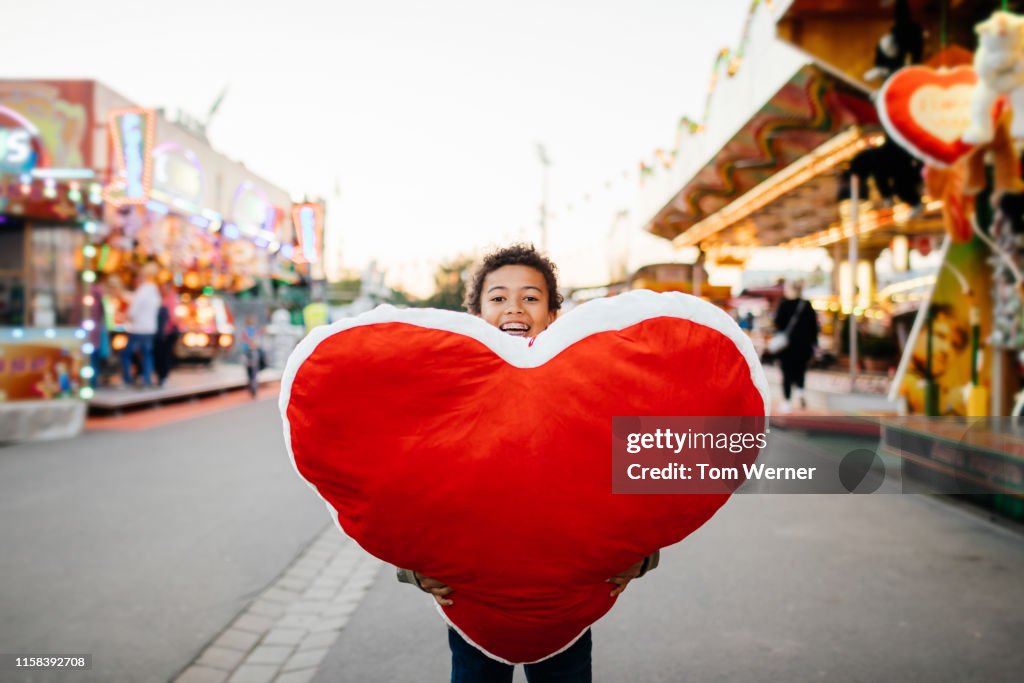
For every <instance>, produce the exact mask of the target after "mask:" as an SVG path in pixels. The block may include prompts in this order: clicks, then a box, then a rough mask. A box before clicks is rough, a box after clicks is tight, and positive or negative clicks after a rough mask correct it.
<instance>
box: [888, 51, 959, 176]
mask: <svg viewBox="0 0 1024 683" xmlns="http://www.w3.org/2000/svg"><path fill="white" fill-rule="evenodd" d="M977 83H978V75H977V73H975V71H974V67H972V66H958V67H955V68H953V69H945V68H942V69H933V68H931V67H927V66H908V67H905V68H903V69H900V70H899V71H897V72H896V73H894V74H893V75H892V76H890V77H889V79H888V80H886V82H885V83H884V84H883V85H882V88H881V90H879V91H878V101H877V105H878V115H879V118H880V119H881V120H882V125H883V126H885V130H886V132H887V133H888V134H889V135H890V136H892V138H893V139H894V140H896V142H897V143H899V145H900V146H901V147H903V148H904V149H906V150H907V151H908V152H910V153H911V154H912V155H914V156H915V157H917V158H918V159H921V160H922V161H924V162H925V163H927V164H930V165H932V166H936V167H938V168H945V167H946V166H950V165H952V164H953V163H955V162H956V160H957V159H959V158H960V157H962V156H963V155H964V154H967V152H969V151H971V149H973V147H974V146H973V145H969V144H967V143H966V142H964V141H963V140H961V139H960V138H961V136H962V135H963V133H964V131H965V130H967V126H968V125H969V124H970V122H971V96H972V94H973V92H974V88H975V86H976V85H977Z"/></svg>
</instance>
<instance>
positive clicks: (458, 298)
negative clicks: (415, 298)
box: [418, 256, 473, 311]
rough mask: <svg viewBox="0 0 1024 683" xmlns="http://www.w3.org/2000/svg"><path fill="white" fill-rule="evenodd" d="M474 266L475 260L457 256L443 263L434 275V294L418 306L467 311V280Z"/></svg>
mask: <svg viewBox="0 0 1024 683" xmlns="http://www.w3.org/2000/svg"><path fill="white" fill-rule="evenodd" d="M472 265H473V259H471V258H469V257H468V256H457V257H455V258H453V259H451V260H449V261H445V262H442V263H441V264H440V265H439V266H438V267H437V272H436V273H435V274H434V293H433V294H431V295H430V296H429V297H427V298H426V299H423V300H422V301H420V302H419V303H418V305H420V306H427V307H429V308H444V309H447V310H450V311H462V310H465V309H464V308H463V306H462V302H463V301H465V299H466V279H467V278H468V277H469V269H470V267H471V266H472Z"/></svg>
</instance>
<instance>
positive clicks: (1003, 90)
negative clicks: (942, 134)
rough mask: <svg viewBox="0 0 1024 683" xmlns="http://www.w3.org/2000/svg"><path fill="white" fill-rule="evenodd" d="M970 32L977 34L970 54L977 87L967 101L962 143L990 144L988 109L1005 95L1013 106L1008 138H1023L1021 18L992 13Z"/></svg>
mask: <svg viewBox="0 0 1024 683" xmlns="http://www.w3.org/2000/svg"><path fill="white" fill-rule="evenodd" d="M974 32H975V33H977V34H978V50H977V51H976V52H975V53H974V70H975V71H977V73H978V85H977V86H976V87H975V89H974V94H973V96H972V98H971V125H970V126H968V128H967V130H966V131H964V134H963V136H962V139H963V141H964V142H966V143H969V144H975V145H980V144H985V143H988V142H991V141H992V138H993V136H994V135H995V122H994V121H993V120H992V107H993V106H995V103H996V100H997V99H999V96H1000V95H1008V96H1009V98H1010V104H1011V105H1012V106H1013V123H1012V124H1011V127H1010V134H1011V135H1012V136H1013V137H1015V138H1024V17H1021V16H1018V15H1016V14H1010V13H1009V12H995V13H993V14H992V16H991V17H989V18H988V19H987V20H986V21H983V22H981V23H980V24H978V25H977V26H975V27H974Z"/></svg>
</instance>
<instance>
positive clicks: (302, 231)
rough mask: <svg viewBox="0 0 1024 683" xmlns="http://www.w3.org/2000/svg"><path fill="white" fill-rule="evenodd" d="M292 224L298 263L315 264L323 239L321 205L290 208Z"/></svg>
mask: <svg viewBox="0 0 1024 683" xmlns="http://www.w3.org/2000/svg"><path fill="white" fill-rule="evenodd" d="M292 222H293V223H294V224H295V237H296V239H297V240H298V246H299V249H298V253H296V255H295V260H296V261H297V262H299V263H316V262H317V261H318V260H319V255H320V251H321V248H322V247H321V245H322V244H323V239H324V207H323V206H322V205H321V204H312V203H310V204H296V205H295V206H293V207H292Z"/></svg>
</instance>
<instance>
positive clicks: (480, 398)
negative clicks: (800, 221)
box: [280, 291, 769, 663]
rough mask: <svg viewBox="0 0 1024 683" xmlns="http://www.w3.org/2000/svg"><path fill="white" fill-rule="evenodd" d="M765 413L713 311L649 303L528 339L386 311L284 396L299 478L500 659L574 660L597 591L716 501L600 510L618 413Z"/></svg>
mask: <svg viewBox="0 0 1024 683" xmlns="http://www.w3.org/2000/svg"><path fill="white" fill-rule="evenodd" d="M768 405H769V403H768V390H767V383H766V381H765V378H764V373H763V371H762V369H761V365H760V363H759V361H758V358H757V354H756V352H755V351H754V348H753V346H752V344H751V343H750V340H749V339H748V338H747V336H746V335H745V334H744V333H743V332H742V331H741V330H740V329H739V327H738V326H737V325H736V324H735V322H733V320H732V319H731V318H730V317H729V316H728V314H726V313H725V312H724V311H722V310H720V309H718V308H716V307H714V306H712V305H711V304H709V303H707V302H705V301H702V300H700V299H697V298H695V297H692V296H688V295H684V294H678V293H670V294H655V293H653V292H647V291H636V292H629V293H627V294H623V295H621V296H617V297H613V298H610V299H601V300H597V301H592V302H589V303H586V304H583V305H582V306H579V307H577V308H575V309H573V310H572V311H570V312H568V313H567V314H565V315H563V316H562V317H561V318H560V319H559V320H557V321H556V322H555V323H554V324H553V325H551V326H550V327H549V328H548V329H547V330H546V331H545V332H543V333H542V334H540V335H539V336H538V337H536V338H535V339H533V340H527V339H522V338H516V337H512V336H509V335H506V334H505V333H503V332H501V331H499V330H498V329H496V328H494V327H492V326H490V325H488V324H487V323H485V322H484V321H483V320H481V319H480V318H476V317H474V316H471V315H468V314H464V313H454V312H451V311H437V310H430V309H405V310H399V309H396V308H392V307H390V306H382V307H380V308H377V309H376V310H374V311H371V312H370V313H367V314H364V315H361V316H359V317H357V318H352V319H348V320H344V321H341V322H338V323H335V324H333V325H330V326H325V327H321V328H317V329H316V330H314V331H313V332H312V333H311V334H310V335H309V336H308V337H307V338H306V339H305V340H304V341H303V342H302V343H301V344H300V345H299V347H298V348H297V349H296V350H295V352H294V353H293V354H292V357H291V358H290V359H289V362H288V366H287V368H286V370H285V375H284V378H283V380H282V386H281V399H280V408H281V414H282V418H283V421H284V434H285V442H286V444H287V447H288V451H289V454H290V455H291V457H292V461H293V464H294V466H295V468H296V471H297V472H298V473H299V475H300V476H301V477H302V478H303V479H304V480H306V481H307V482H308V483H309V484H311V485H312V486H313V487H314V489H315V490H316V492H317V493H318V494H319V495H320V496H321V497H322V498H323V500H324V501H325V502H326V503H327V504H328V507H329V510H330V511H331V512H332V516H334V517H335V519H336V521H337V522H338V524H339V525H340V526H341V527H342V529H343V530H344V531H345V532H346V533H347V534H348V535H349V536H351V537H352V538H353V539H354V540H355V541H356V542H357V543H359V545H360V546H362V547H363V548H364V549H365V550H366V551H368V552H369V553H371V554H373V555H375V556H376V557H379V558H381V559H382V560H385V561H387V562H389V563H392V564H395V565H397V566H400V567H405V568H408V569H415V570H416V571H418V572H420V573H421V574H424V575H426V576H431V577H434V578H436V579H438V580H440V581H442V582H444V583H446V584H448V585H449V586H451V587H452V588H453V589H454V592H453V594H452V596H451V598H452V599H453V601H454V604H453V605H452V606H450V607H446V608H442V609H440V610H439V611H440V612H441V614H442V616H443V617H444V619H445V620H446V621H447V622H448V624H449V625H451V626H452V627H453V628H455V629H457V630H458V631H459V632H460V633H461V634H462V635H463V636H464V637H465V638H466V639H467V640H469V641H470V642H471V643H473V644H474V645H476V646H477V647H478V648H479V649H481V650H482V651H483V652H485V653H486V654H488V655H489V656H491V657H493V658H494V659H498V660H501V661H504V662H508V663H528V662H535V661H539V660H541V659H545V658H547V657H549V656H551V655H553V654H556V653H557V652H560V651H562V650H564V649H565V648H567V647H568V646H570V645H571V644H572V643H573V642H575V641H576V639H577V638H578V637H579V636H580V635H581V634H582V633H583V632H584V631H585V630H586V629H587V628H588V627H589V626H590V625H591V624H593V623H594V622H595V621H596V620H597V619H599V618H600V617H601V616H602V615H603V614H605V613H606V612H607V611H608V610H609V609H610V608H611V607H612V605H613V604H614V602H615V600H616V598H612V597H610V596H609V593H610V589H611V587H612V586H611V584H609V583H607V582H606V579H608V578H609V577H611V576H613V575H615V574H616V573H618V572H620V571H623V570H624V569H625V568H627V567H629V566H631V565H632V564H634V563H635V562H637V561H639V560H640V559H641V558H643V557H645V556H647V555H649V554H650V553H652V552H653V551H655V550H657V549H658V548H662V547H665V546H667V545H671V544H673V543H676V542H678V541H680V540H682V539H683V538H685V537H686V536H688V535H689V534H690V533H692V532H693V531H694V530H696V529H698V528H700V526H701V525H703V524H704V523H705V522H706V521H707V520H708V519H710V518H711V516H712V515H714V513H715V512H716V511H717V510H718V509H719V508H720V507H721V506H722V505H723V504H724V503H725V502H726V500H727V499H728V494H727V493H714V494H685V495H671V494H669V495H666V494H661V495H658V494H631V495H625V494H613V493H612V454H611V450H612V442H613V435H612V418H613V417H614V416H632V415H636V416H674V415H696V416H731V415H745V416H760V417H761V418H763V417H764V416H765V415H766V414H767V408H768ZM669 570H670V569H668V568H661V569H659V570H658V571H669Z"/></svg>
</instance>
